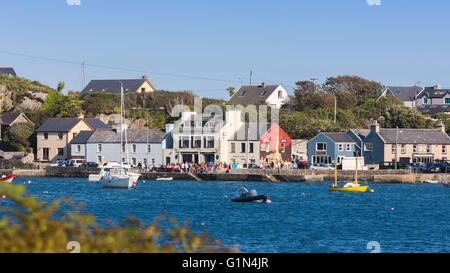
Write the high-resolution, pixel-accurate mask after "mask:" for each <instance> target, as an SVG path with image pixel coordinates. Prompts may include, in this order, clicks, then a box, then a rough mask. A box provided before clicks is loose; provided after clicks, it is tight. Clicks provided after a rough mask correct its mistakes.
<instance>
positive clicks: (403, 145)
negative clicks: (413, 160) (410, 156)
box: [402, 144, 406, 154]
mask: <svg viewBox="0 0 450 273" xmlns="http://www.w3.org/2000/svg"><path fill="white" fill-rule="evenodd" d="M402 154H406V145H405V144H402Z"/></svg>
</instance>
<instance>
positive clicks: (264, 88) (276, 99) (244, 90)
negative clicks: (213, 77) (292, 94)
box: [228, 82, 289, 109]
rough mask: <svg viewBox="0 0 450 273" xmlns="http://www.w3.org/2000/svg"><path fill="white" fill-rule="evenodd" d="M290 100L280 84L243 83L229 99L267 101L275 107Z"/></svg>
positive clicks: (250, 102)
mask: <svg viewBox="0 0 450 273" xmlns="http://www.w3.org/2000/svg"><path fill="white" fill-rule="evenodd" d="M288 101H289V95H288V93H287V91H286V89H284V87H283V86H282V85H281V84H279V85H266V83H264V82H263V83H262V84H261V85H243V86H241V87H240V88H239V90H238V91H236V93H234V95H233V96H232V97H231V98H230V99H229V100H228V102H231V103H236V104H242V105H247V104H258V103H266V104H267V105H269V106H271V107H274V108H277V109H279V108H281V107H282V106H283V105H285V104H286V103H287V102H288Z"/></svg>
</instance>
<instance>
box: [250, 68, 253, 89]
mask: <svg viewBox="0 0 450 273" xmlns="http://www.w3.org/2000/svg"><path fill="white" fill-rule="evenodd" d="M252 75H253V71H251V70H250V86H252Z"/></svg>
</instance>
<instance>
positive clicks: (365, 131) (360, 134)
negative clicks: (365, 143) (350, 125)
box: [349, 129, 370, 140]
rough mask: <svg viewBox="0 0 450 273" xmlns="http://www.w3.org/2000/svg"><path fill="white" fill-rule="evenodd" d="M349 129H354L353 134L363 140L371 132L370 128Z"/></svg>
mask: <svg viewBox="0 0 450 273" xmlns="http://www.w3.org/2000/svg"><path fill="white" fill-rule="evenodd" d="M349 131H352V132H353V134H355V135H356V136H357V137H359V138H360V139H361V140H364V138H366V136H367V135H368V134H369V133H370V129H350V130H349Z"/></svg>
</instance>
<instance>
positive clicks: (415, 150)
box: [413, 145, 417, 154]
mask: <svg viewBox="0 0 450 273" xmlns="http://www.w3.org/2000/svg"><path fill="white" fill-rule="evenodd" d="M413 153H415V154H416V153H417V145H413Z"/></svg>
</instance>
